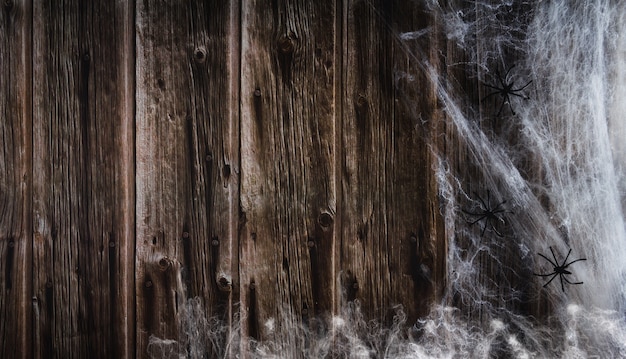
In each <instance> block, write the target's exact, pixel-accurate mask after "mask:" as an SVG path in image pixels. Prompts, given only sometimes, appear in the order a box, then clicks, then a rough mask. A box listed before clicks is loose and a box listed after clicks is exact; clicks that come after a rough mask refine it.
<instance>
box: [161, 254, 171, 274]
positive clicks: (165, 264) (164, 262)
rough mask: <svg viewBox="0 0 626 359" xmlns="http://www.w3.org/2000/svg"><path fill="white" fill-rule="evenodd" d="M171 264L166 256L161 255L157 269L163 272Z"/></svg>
mask: <svg viewBox="0 0 626 359" xmlns="http://www.w3.org/2000/svg"><path fill="white" fill-rule="evenodd" d="M170 265H171V261H170V260H169V258H167V257H163V258H161V259H160V260H159V269H161V271H162V272H165V271H166V270H167V269H168V268H169V267H170Z"/></svg>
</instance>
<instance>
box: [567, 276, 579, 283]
mask: <svg viewBox="0 0 626 359" xmlns="http://www.w3.org/2000/svg"><path fill="white" fill-rule="evenodd" d="M563 280H565V281H566V282H567V283H569V284H583V282H570V281H569V280H567V278H565V276H563Z"/></svg>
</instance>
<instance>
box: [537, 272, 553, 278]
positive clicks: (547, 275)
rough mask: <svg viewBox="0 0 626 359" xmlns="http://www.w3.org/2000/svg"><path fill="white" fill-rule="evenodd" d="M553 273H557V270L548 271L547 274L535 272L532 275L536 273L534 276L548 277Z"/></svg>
mask: <svg viewBox="0 0 626 359" xmlns="http://www.w3.org/2000/svg"><path fill="white" fill-rule="evenodd" d="M554 274H558V273H557V272H552V273H548V274H537V273H533V275H536V276H538V277H549V276H551V275H554Z"/></svg>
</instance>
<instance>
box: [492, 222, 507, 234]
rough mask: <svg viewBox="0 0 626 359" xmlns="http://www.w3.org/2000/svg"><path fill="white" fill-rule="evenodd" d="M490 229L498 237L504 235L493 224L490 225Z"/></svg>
mask: <svg viewBox="0 0 626 359" xmlns="http://www.w3.org/2000/svg"><path fill="white" fill-rule="evenodd" d="M491 229H493V231H494V232H496V234H497V235H498V237H504V235H502V233H500V232H499V231H498V230H497V229H496V227H495V226H494V225H493V224H492V225H491Z"/></svg>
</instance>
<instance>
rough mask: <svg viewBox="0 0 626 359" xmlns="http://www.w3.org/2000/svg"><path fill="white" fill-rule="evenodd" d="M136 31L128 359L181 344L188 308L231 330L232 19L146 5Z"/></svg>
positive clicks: (210, 6)
mask: <svg viewBox="0 0 626 359" xmlns="http://www.w3.org/2000/svg"><path fill="white" fill-rule="evenodd" d="M136 21H137V133H136V136H137V137H136V138H137V259H136V265H137V267H136V268H137V287H136V290H137V293H136V295H137V356H138V357H145V356H146V353H147V351H146V350H147V345H148V338H149V336H151V335H154V336H156V337H159V338H161V339H175V340H178V339H184V338H182V330H181V328H179V317H178V315H179V314H180V312H181V310H182V305H183V304H184V303H185V299H187V298H192V297H199V298H200V299H201V302H202V306H203V308H204V310H205V312H206V315H218V316H219V317H220V319H222V320H224V321H225V322H226V323H228V322H230V320H231V317H230V315H231V305H232V301H233V297H234V296H235V295H236V294H237V293H236V292H235V291H233V290H232V289H233V287H236V285H237V278H238V273H237V265H238V262H237V258H236V257H234V256H236V252H234V251H236V248H237V228H238V221H239V219H238V212H239V207H238V205H237V202H236V201H237V196H238V174H239V164H238V161H239V149H238V146H239V137H238V133H239V127H238V126H239V124H238V109H239V102H238V92H239V89H238V82H237V81H238V73H239V70H238V65H239V61H238V55H239V33H238V30H237V27H238V24H237V22H238V21H239V18H238V10H237V6H236V4H231V3H230V2H224V1H210V2H203V1H191V2H174V3H168V4H165V3H163V2H161V1H152V0H145V1H138V3H137V16H136ZM154 349H155V350H156V351H158V348H156V347H155V348H154ZM205 349H206V350H208V351H211V350H217V348H205Z"/></svg>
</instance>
